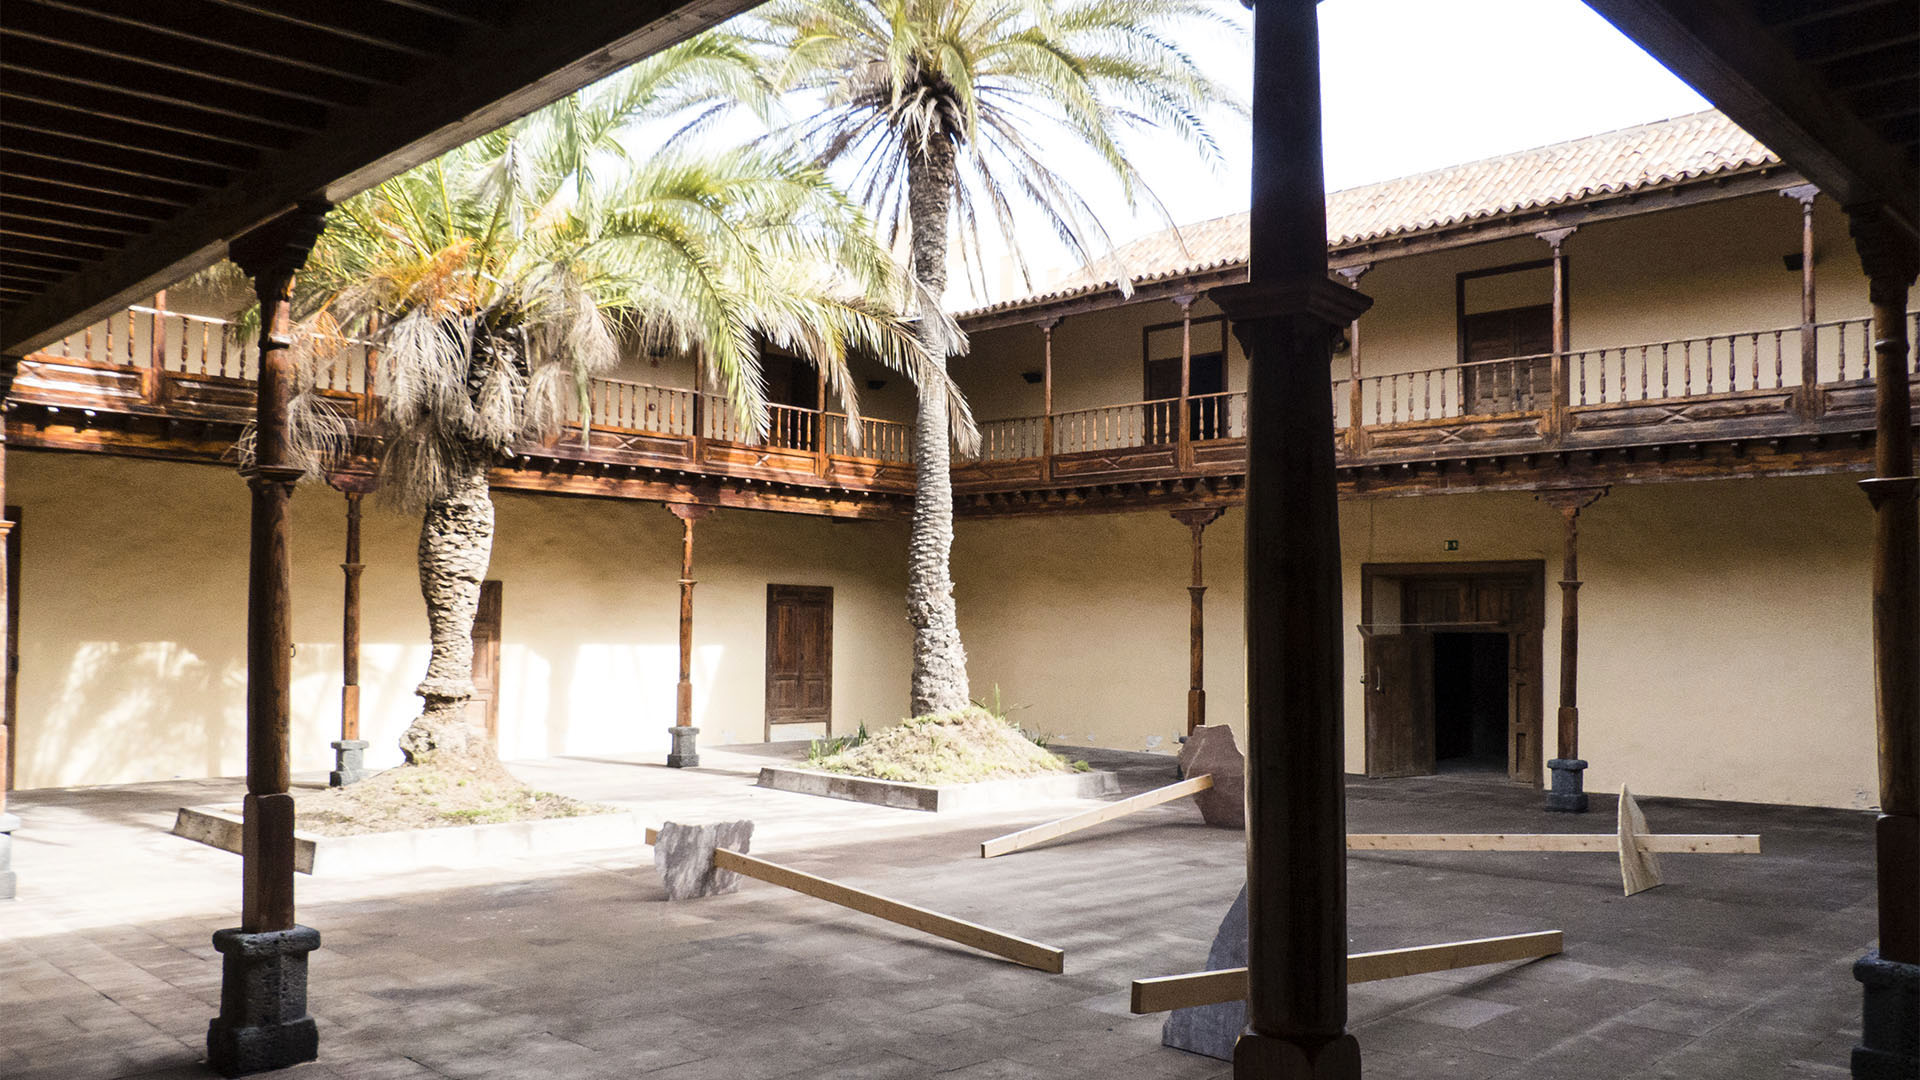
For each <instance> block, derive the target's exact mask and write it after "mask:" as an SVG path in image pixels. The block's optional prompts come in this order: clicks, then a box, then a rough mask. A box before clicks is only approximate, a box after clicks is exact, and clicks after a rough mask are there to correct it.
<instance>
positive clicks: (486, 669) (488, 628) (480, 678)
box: [467, 581, 500, 752]
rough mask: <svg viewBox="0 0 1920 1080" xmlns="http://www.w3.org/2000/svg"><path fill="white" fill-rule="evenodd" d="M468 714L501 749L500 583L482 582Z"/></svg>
mask: <svg viewBox="0 0 1920 1080" xmlns="http://www.w3.org/2000/svg"><path fill="white" fill-rule="evenodd" d="M467 717H468V719H470V720H472V721H473V722H474V723H477V724H485V725H486V728H487V744H488V745H490V746H492V747H493V748H494V750H495V751H496V752H497V751H498V750H499V749H500V583H499V582H498V581H483V582H481V583H480V610H479V611H477V612H475V613H474V616H473V697H472V698H471V699H470V700H468V702H467Z"/></svg>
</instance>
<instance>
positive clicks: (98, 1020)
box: [0, 748, 1873, 1080]
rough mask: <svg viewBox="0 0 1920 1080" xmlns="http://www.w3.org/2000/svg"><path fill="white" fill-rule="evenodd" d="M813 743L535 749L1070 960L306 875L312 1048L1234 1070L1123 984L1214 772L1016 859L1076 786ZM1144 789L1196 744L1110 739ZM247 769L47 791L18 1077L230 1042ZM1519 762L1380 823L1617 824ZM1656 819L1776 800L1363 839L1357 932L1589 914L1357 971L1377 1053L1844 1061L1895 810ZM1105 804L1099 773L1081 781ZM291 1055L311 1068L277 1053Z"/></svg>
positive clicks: (520, 880) (1486, 927) (715, 907)
mask: <svg viewBox="0 0 1920 1080" xmlns="http://www.w3.org/2000/svg"><path fill="white" fill-rule="evenodd" d="M779 753H781V751H778V750H775V751H761V750H759V749H757V748H756V749H755V750H753V751H747V750H744V749H741V750H731V751H730V750H727V749H725V748H721V749H716V750H707V749H704V748H703V750H702V760H703V763H704V767H703V768H700V769H694V770H684V771H672V770H666V769H664V768H660V767H657V766H654V765H652V764H651V763H646V762H640V761H638V760H619V759H600V760H592V761H588V760H580V759H571V760H569V759H555V760H551V761H544V762H535V763H516V764H515V765H514V766H513V768H514V770H515V772H516V773H518V774H520V775H521V776H522V777H523V778H525V779H527V780H529V781H530V782H533V783H535V784H537V785H538V786H540V787H542V788H544V789H547V790H555V791H560V792H563V793H566V794H569V795H574V796H576V797H583V798H594V799H600V800H603V801H611V802H616V803H619V804H621V805H622V806H627V807H630V808H632V809H634V810H635V812H636V813H639V814H641V815H642V816H643V817H645V818H646V819H647V820H649V821H657V820H666V819H668V818H673V819H674V820H707V821H714V820H727V819H733V818H751V819H753V820H754V821H755V822H756V829H755V841H754V846H755V850H756V851H759V852H763V853H765V854H766V855H768V857H772V858H777V859H778V860H779V861H781V862H783V863H786V864H790V865H793V866H795V867H796V868H798V869H802V870H805V871H808V872H810V873H816V874H822V875H825V876H829V877H834V878H836V879H839V880H843V881H846V882H847V883H849V884H852V885H856V886H859V887H863V888H868V889H873V890H876V891H880V892H883V893H885V894H887V895H889V896H895V897H898V898H901V899H905V900H910V901H912V902H916V903H920V904H924V905H926V906H929V907H933V908H936V909H937V910H941V911H944V912H947V913H949V914H953V915H955V916H958V917H961V918H966V919H971V920H974V921H978V922H982V923H985V924H987V925H990V926H994V927H996V928H999V929H1003V930H1006V931H1008V932H1011V933H1016V934H1020V935H1022V936H1026V937H1031V938H1035V939H1037V940H1043V941H1047V942H1048V943H1050V944H1056V945H1059V946H1061V947H1063V948H1065V949H1066V950H1067V973H1066V974H1064V975H1059V976H1048V975H1044V974H1040V973H1037V972H1032V971H1028V970H1026V969H1022V968H1018V967H1015V966H1013V965H1010V964H1006V963H1004V962H1001V961H998V960H995V959H993V958H991V957H985V956H982V955H980V954H977V953H974V952H972V951H970V950H966V949H963V948H960V947H957V946H953V945H950V944H948V943H944V942H940V941H937V940H933V939H930V938H927V937H925V936H923V935H918V934H915V933H913V932H911V931H908V930H906V929H904V928H901V927H896V926H893V925H891V924H887V923H883V922H880V921H878V920H874V919H871V918H867V917H864V916H861V915H859V914H857V913H854V912H850V911H845V910H842V909H839V908H835V907H832V906H830V905H825V904H821V903H819V902H817V901H813V900H811V899H809V898H806V897H803V896H799V895H797V894H793V893H790V892H787V891H785V890H781V889H778V888H774V887H771V886H766V885H763V884H761V883H757V882H748V883H747V885H746V887H745V888H744V889H743V890H742V891H741V892H740V893H738V894H736V895H732V896H725V897H716V898H711V899H703V900H698V901H690V902H687V903H682V904H672V905H670V904H668V903H666V902H665V900H664V892H663V890H662V888H661V886H660V883H659V880H658V878H657V876H656V875H655V874H654V872H653V869H652V865H651V857H650V854H649V853H648V852H647V851H646V850H644V849H637V850H634V851H630V852H598V853H592V854H590V855H579V854H576V855H562V856H552V857H547V858H528V859H516V860H509V861H506V862H503V863H502V864H500V865H498V866H494V867H488V868H479V869H468V870H421V871H418V872H414V873H407V874H389V875H385V876H363V877H350V878H343V879H338V880H315V881H309V880H306V879H302V880H301V881H300V883H299V897H300V904H301V920H302V922H304V923H306V924H307V925H311V926H314V927H316V928H318V929H319V930H320V931H321V934H322V940H323V945H322V948H321V950H320V951H319V952H317V953H315V954H314V955H313V958H312V970H311V978H312V987H311V991H312V992H311V1004H312V1008H313V1011H314V1015H315V1017H316V1019H317V1020H318V1023H319V1026H320V1032H321V1059H320V1061H319V1062H317V1063H315V1064H312V1065H306V1066H301V1067H299V1068H297V1069H294V1070H288V1071H287V1072H286V1073H285V1074H284V1075H286V1076H288V1077H290V1078H298V1080H312V1078H331V1077H352V1078H358V1080H369V1078H371V1080H382V1078H389V1077H391V1078H396V1080H412V1078H431V1077H462V1078H468V1077H471V1078H494V1077H498V1078H503V1080H504V1078H528V1080H556V1078H558V1080H570V1078H573V1077H583V1078H588V1080H593V1078H597V1077H635V1076H641V1077H648V1078H656V1077H657V1078H680V1080H693V1078H699V1077H712V1078H716V1080H754V1078H767V1080H773V1078H810V1077H811V1078H827V1077H846V1078H859V1077H869V1078H879V1080H885V1078H894V1077H901V1078H905V1077H929V1076H943V1077H963V1078H968V1077H970V1078H993V1077H1019V1078H1023V1080H1059V1078H1066V1080H1073V1078H1083V1080H1095V1078H1098V1080H1128V1078H1133V1077H1140V1078H1156V1077H1165V1078H1170V1080H1176V1078H1193V1080H1201V1078H1209V1080H1211V1078H1219V1077H1224V1076H1226V1075H1227V1068H1226V1066H1225V1065H1224V1064H1223V1063H1221V1062H1217V1061H1213V1060H1211V1059H1207V1058H1200V1057H1195V1056H1193V1055H1188V1054H1184V1053H1181V1052H1179V1051H1174V1050H1168V1049H1165V1048H1163V1047H1161V1046H1160V1045H1159V1031H1160V1024H1161V1019H1162V1018H1161V1017H1158V1016H1147V1017H1135V1016H1132V1015H1130V1014H1128V1013H1127V1012H1126V986H1127V983H1128V981H1129V980H1131V979H1133V978H1135V977H1139V976H1143V975H1155V974H1167V973H1171V972H1176V971H1183V970H1192V969H1194V968H1195V967H1197V966H1198V965H1199V964H1200V963H1201V962H1202V961H1203V960H1204V957H1205V955H1206V950H1207V945H1208V943H1209V941H1210V939H1211V936H1212V933H1213V930H1214V928H1215V927H1216V926H1217V924H1218V922H1219V918H1220V915H1221V914H1222V913H1223V912H1224V911H1225V909H1226V906H1227V904H1228V903H1229V902H1231V900H1232V898H1233V895H1234V893H1235V892H1236V891H1237V890H1238V888H1239V885H1240V880H1241V859H1242V851H1241V838H1240V837H1239V836H1238V835H1236V834H1234V833H1231V832H1225V831H1221V830H1215V829H1209V828H1206V827H1205V826H1203V825H1202V824H1201V823H1200V820H1199V815H1198V813H1197V811H1195V810H1194V808H1193V807H1192V806H1190V805H1185V804H1182V803H1175V804H1168V805H1166V806H1162V807H1155V808H1153V809H1151V810H1148V811H1144V812H1142V813H1140V814H1138V815H1135V816H1133V817H1131V818H1128V819H1126V820H1125V821H1123V822H1115V823H1111V824H1109V825H1106V826H1102V827H1100V828H1096V829H1092V830H1088V831H1087V832H1086V833H1084V834H1079V835H1076V836H1074V837H1069V838H1066V839H1064V840H1062V841H1060V842H1058V843H1055V844H1052V845H1049V846H1048V847H1047V848H1045V849H1037V850H1034V851H1030V852H1020V853H1016V854H1014V855H1011V856H1006V857H1003V858H1000V859H994V860H981V859H980V858H979V857H978V847H977V845H978V843H979V841H980V840H981V839H982V838H984V837H987V836H992V835H997V834H999V833H1001V832H1005V831H1007V830H1008V829H1009V828H1017V827H1021V826H1023V825H1029V824H1034V823H1037V822H1038V821H1039V820H1042V819H1044V818H1047V817H1051V816H1056V815H1055V813H1054V811H1046V812H1042V813H1037V814H1036V812H1034V811H1020V812H1011V813H983V814H976V815H966V816H962V817H959V818H955V819H951V820H949V819H947V818H946V817H944V816H942V817H941V818H938V819H933V818H931V817H930V816H929V815H924V814H920V813H916V812H914V811H905V810H888V809H885V808H878V807H870V806H864V805H861V804H855V803H837V802H833V801H829V800H820V799H815V798H811V797H807V796H799V795H790V794H785V793H780V792H771V791H767V790H765V789H756V788H754V787H753V779H754V776H755V775H756V774H757V771H758V768H759V766H760V765H762V764H765V763H767V762H768V760H769V759H770V757H773V758H774V759H776V760H777V755H778V754H779ZM1076 753H1077V754H1078V756H1085V757H1087V758H1088V759H1089V760H1092V761H1093V763H1094V764H1095V765H1096V766H1097V767H1100V768H1105V769H1110V770H1113V771H1114V772H1116V773H1117V774H1118V775H1119V776H1120V777H1121V781H1122V788H1123V794H1132V793H1134V792H1136V791H1141V790H1146V789H1147V788H1150V787H1156V786H1160V785H1163V784H1165V783H1168V782H1170V778H1171V773H1172V761H1171V759H1170V758H1166V757H1152V756H1147V755H1127V754H1117V753H1113V752H1103V751H1084V752H1076ZM238 790H239V785H238V784H237V783H236V782H234V781H195V782H186V783H176V784H163V785H137V786H134V787H129V788H107V789H91V790H75V791H64V792H27V793H23V794H20V795H18V796H17V797H16V800H15V808H16V809H17V811H18V812H19V813H20V815H21V817H22V819H23V828H22V830H21V832H20V833H19V834H18V837H17V840H18V846H17V848H16V861H15V865H16V868H18V869H19V870H20V871H21V899H20V900H18V901H15V902H13V903H11V904H6V905H0V1076H6V1077H9V1078H15V1077H18V1078H22V1080H27V1078H47V1080H112V1078H118V1077H145V1078H169V1080H170V1078H175V1077H180V1078H185V1077H194V1078H199V1077H204V1076H208V1075H210V1074H209V1073H207V1071H206V1070H205V1067H204V1065H202V1064H201V1061H202V1057H203V1043H204V1037H205V1030H206V1022H207V1020H208V1019H209V1018H211V1017H212V1016H213V1014H214V1013H215V1012H216V1011H217V1007H216V1002H217V997H218V993H219V981H220V973H219V958H218V955H217V954H216V953H215V952H214V951H213V949H212V947H211V944H210V942H209V940H208V939H209V935H210V934H211V932H212V931H213V930H214V929H216V928H219V927H222V926H228V925H232V924H233V923H234V922H236V921H237V918H236V916H237V907H238V899H239V897H238V890H239V883H238V882H239V863H238V860H237V859H235V858H234V857H233V856H231V855H228V854H226V853H224V852H218V851H213V850H211V849H207V848H204V847H202V846H200V845H196V844H192V843H190V842H188V841H184V840H180V839H179V838H176V837H172V836H169V835H167V833H166V830H167V828H168V827H170V825H171V823H172V821H171V819H172V812H173V809H174V808H177V807H178V806H180V805H185V804H188V803H206V802H218V801H221V800H223V799H227V798H231V797H233V794H234V793H235V792H237V791H238ZM1594 803H1595V807H1594V812H1593V813H1592V814H1590V815H1588V817H1587V818H1584V819H1583V818H1568V817H1565V816H1560V815H1555V816H1553V817H1552V818H1551V819H1549V818H1548V816H1547V815H1545V814H1544V813H1543V812H1541V811H1540V810H1539V806H1538V795H1537V793H1535V792H1533V791H1531V790H1529V789H1524V788H1514V787H1510V786H1509V785H1506V784H1504V783H1502V782H1499V781H1497V780H1484V781H1483V780H1474V779H1468V778H1458V777H1447V778H1434V779H1415V780H1396V781H1354V782H1352V783H1351V784H1350V788H1349V821H1350V825H1351V827H1352V828H1354V829H1356V830H1360V831H1380V832H1394V831H1421V832H1428V831H1439V830H1459V831H1475V832H1490V831H1564V830H1567V829H1576V830H1578V829H1592V830H1593V831H1596V832H1604V831H1606V826H1607V824H1608V822H1609V820H1610V814H1611V810H1612V805H1611V804H1612V800H1611V799H1606V798H1601V797H1596V798H1595V799H1594ZM1644 803H1645V806H1646V810H1647V814H1648V817H1649V818H1650V819H1651V821H1652V824H1653V827H1654V829H1656V830H1658V831H1668V832H1759V833H1762V834H1763V835H1764V836H1765V838H1766V839H1765V846H1766V851H1767V854H1765V855H1761V856H1743V857H1696V858H1691V859H1689V858H1685V857H1681V856H1676V857H1673V858H1672V859H1670V860H1667V863H1668V865H1667V866H1666V867H1665V869H1666V871H1667V880H1668V882H1669V884H1667V885H1666V886H1664V887H1662V888H1659V889H1655V890H1652V891H1650V892H1647V893H1644V894H1642V895H1640V896H1636V897H1633V898H1631V899H1627V898H1622V897H1621V896H1620V895H1619V879H1618V869H1617V866H1615V865H1614V864H1612V863H1611V862H1609V861H1608V860H1607V859H1605V858H1601V857H1596V856H1581V855H1540V854H1524V853H1523V854H1491V855H1489V854H1479V853H1380V854H1373V853H1366V854H1357V855H1355V856H1354V857H1353V858H1352V859H1351V860H1350V863H1349V890H1350V898H1351V899H1350V903H1351V909H1350V910H1351V915H1350V923H1351V927H1350V929H1351V935H1352V942H1351V946H1350V947H1351V948H1352V949H1353V950H1355V951H1362V950H1368V949H1380V948H1392V947H1397V946H1403V945H1416V944H1423V943H1431V942H1436V941H1444V940H1453V939H1460V938H1469V937H1480V936H1487V935H1492V934H1501V933H1514V932H1519V931H1523V930H1535V929H1550V928H1559V929H1563V930H1565V931H1566V936H1567V937H1566V953H1565V955H1563V956H1560V957H1554V958H1550V959H1548V960H1544V961H1540V962H1537V963H1534V964H1525V965H1507V966H1501V967H1493V968H1480V969H1470V970H1462V971H1454V972H1444V973H1437V974H1434V975H1427V976H1418V977H1415V978H1410V979H1404V980H1394V981H1389V982H1382V983H1371V984H1366V985H1364V986H1358V987H1355V988H1353V992H1352V995H1351V1014H1352V1020H1351V1024H1352V1027H1353V1030H1354V1031H1355V1032H1356V1034H1357V1036H1358V1038H1359V1041H1360V1044H1361V1047H1362V1051H1363V1055H1364V1057H1365V1060H1366V1064H1367V1075H1368V1076H1369V1077H1370V1078H1372V1080H1379V1078H1390V1077H1420V1078H1427V1080H1430V1078H1435V1077H1448V1078H1452V1077H1498V1078H1502V1080H1517V1078H1523V1077H1524V1078H1552V1077H1594V1078H1601V1077H1605V1078H1614V1077H1627V1078H1636V1080H1639V1078H1645V1080H1652V1078H1675V1080H1678V1078H1686V1080H1733V1078H1739V1080H1748V1078H1764V1077H1774V1076H1780V1077H1816V1078H1825V1077H1840V1076H1844V1075H1845V1068H1844V1065H1845V1061H1846V1051H1847V1049H1848V1048H1849V1047H1850V1046H1851V1045H1852V1042H1853V1040H1854V1039H1856V1038H1857V1036H1858V1008H1859V1004H1858V1003H1859V992H1858V990H1857V988H1856V987H1855V985H1854V983H1853V982H1852V979H1851V978H1850V976H1849V974H1848V966H1849V965H1850V963H1851V961H1852V960H1853V958H1854V957H1856V956H1857V955H1859V954H1860V953H1861V952H1862V951H1864V950H1865V948H1866V947H1867V945H1868V943H1869V941H1870V939H1871V936H1872V933H1873V908H1872V866H1871V849H1870V834H1869V828H1870V818H1869V816H1868V815H1865V814H1857V813H1846V812H1839V811H1820V810H1805V809H1792V808H1781V807H1762V806H1743V805H1731V804H1711V803H1699V802H1682V801H1672V800H1660V799H1648V800H1644ZM1083 805H1084V804H1083ZM275 1075H280V1074H275Z"/></svg>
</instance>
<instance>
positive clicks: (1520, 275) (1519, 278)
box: [1455, 260, 1553, 416]
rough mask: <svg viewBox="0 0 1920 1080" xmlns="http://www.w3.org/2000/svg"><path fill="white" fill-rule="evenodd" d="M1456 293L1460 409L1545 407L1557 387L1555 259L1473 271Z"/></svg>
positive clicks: (1477, 411)
mask: <svg viewBox="0 0 1920 1080" xmlns="http://www.w3.org/2000/svg"><path fill="white" fill-rule="evenodd" d="M1455 297H1456V303H1457V310H1456V315H1457V318H1458V323H1459V332H1460V365H1461V372H1460V400H1461V403H1462V412H1463V413H1465V414H1466V415H1470V416H1485V415H1490V414H1498V413H1509V412H1528V411H1533V410H1538V409H1544V408H1546V407H1547V403H1548V399H1549V397H1550V396H1551V395H1552V391H1553V359H1552V356H1551V355H1550V354H1551V353H1552V352H1553V264H1552V263H1551V262H1549V261H1544V260H1543V261H1540V262H1531V263H1520V264H1517V265H1514V266H1500V267H1494V268H1492V269H1489V270H1472V271H1468V272H1467V273H1464V274H1461V275H1459V277H1458V278H1457V279H1456V287H1455Z"/></svg>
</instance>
